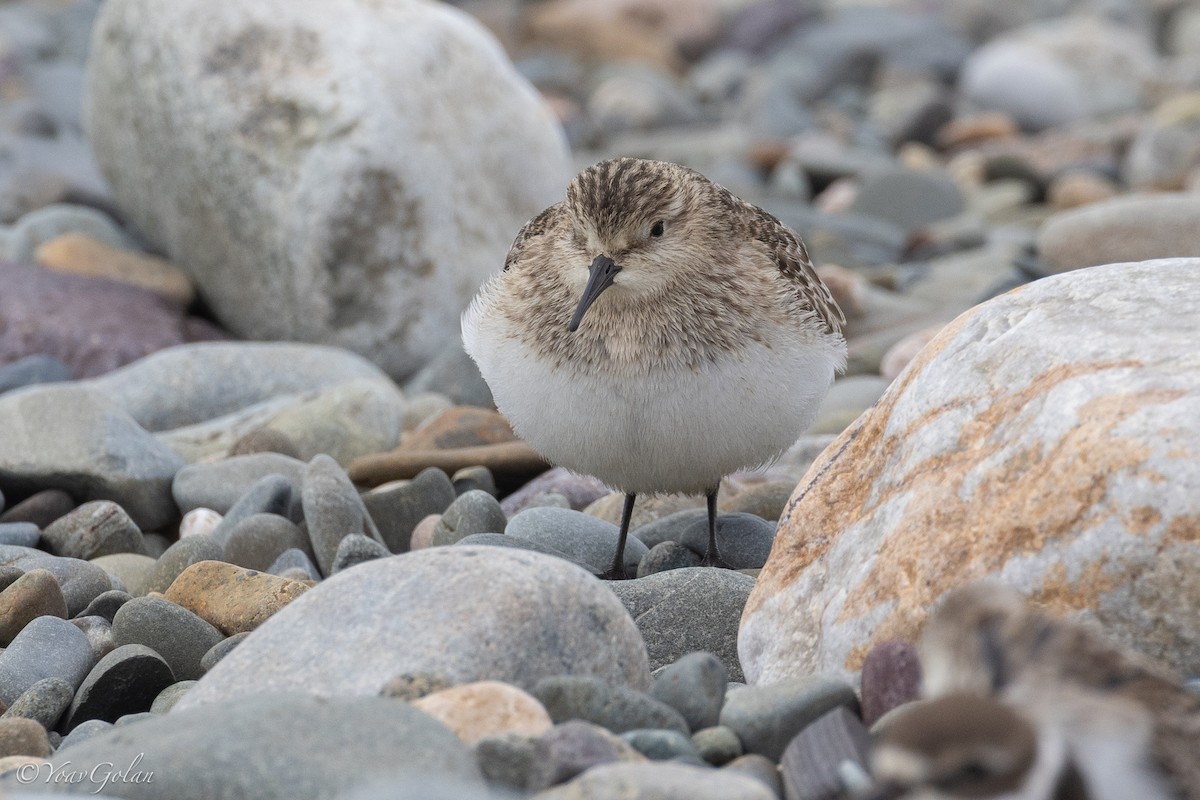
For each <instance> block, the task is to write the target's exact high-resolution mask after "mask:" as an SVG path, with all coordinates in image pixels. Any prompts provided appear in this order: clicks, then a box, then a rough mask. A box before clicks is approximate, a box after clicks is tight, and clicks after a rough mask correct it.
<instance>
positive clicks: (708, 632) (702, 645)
mask: <svg viewBox="0 0 1200 800" xmlns="http://www.w3.org/2000/svg"><path fill="white" fill-rule="evenodd" d="M608 585H609V588H610V589H611V590H612V591H613V592H614V593H616V595H617V597H618V598H620V600H621V602H622V603H624V604H625V608H627V609H628V610H629V613H630V615H631V616H632V617H633V619H634V622H636V623H637V626H638V630H639V631H641V634H642V638H643V639H644V640H645V642H646V650H647V652H648V653H649V654H650V668H651V669H655V670H656V669H658V668H659V667H662V666H665V665H667V664H670V663H672V662H674V661H676V660H678V659H679V658H680V657H681V656H683V655H685V654H687V653H690V652H692V651H695V650H704V651H707V652H709V653H713V654H715V655H716V656H717V657H718V658H720V659H721V662H722V663H723V664H724V665H725V668H726V669H727V670H728V671H729V678H730V680H742V668H741V665H740V664H739V662H738V657H737V634H738V622H739V620H740V619H741V616H742V607H743V606H745V604H746V598H747V597H749V596H750V591H751V589H753V588H754V579H753V578H751V577H749V576H746V575H742V574H741V573H739V572H733V571H731V570H727V569H711V568H708V567H695V568H691V569H675V570H671V571H669V572H660V573H657V574H655V575H648V576H646V577H644V578H638V579H636V580H632V581H612V582H610V583H609V584H608Z"/></svg>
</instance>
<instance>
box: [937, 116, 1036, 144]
mask: <svg viewBox="0 0 1200 800" xmlns="http://www.w3.org/2000/svg"><path fill="white" fill-rule="evenodd" d="M1018 135H1020V128H1018V126H1017V123H1016V121H1015V120H1014V119H1013V118H1012V117H1010V116H1009V115H1007V114H1005V113H1003V112H1000V111H989V112H986V113H983V114H975V115H972V116H969V117H959V118H957V119H952V120H950V121H949V122H947V123H946V124H945V125H944V126H942V129H941V130H940V131H938V135H937V140H938V145H939V146H940V147H941V148H942V149H944V150H955V149H958V148H960V147H970V146H972V145H977V144H980V143H982V142H989V141H994V140H996V139H1012V138H1015V137H1017V136H1018Z"/></svg>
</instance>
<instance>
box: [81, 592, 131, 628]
mask: <svg viewBox="0 0 1200 800" xmlns="http://www.w3.org/2000/svg"><path fill="white" fill-rule="evenodd" d="M131 599H132V597H131V596H130V594H129V593H128V592H122V591H120V590H119V589H112V590H110V591H107V592H104V593H103V594H99V595H97V596H96V598H95V599H94V600H92V602H90V603H88V606H87V608H85V609H84V610H83V611H81V612H80V613H79V616H81V617H104V618H105V619H107V620H108V621H109V622H112V618H113V616H114V615H115V614H116V613H117V609H119V608H120V607H121V606H123V605H125V604H126V603H128V602H129V601H130V600H131Z"/></svg>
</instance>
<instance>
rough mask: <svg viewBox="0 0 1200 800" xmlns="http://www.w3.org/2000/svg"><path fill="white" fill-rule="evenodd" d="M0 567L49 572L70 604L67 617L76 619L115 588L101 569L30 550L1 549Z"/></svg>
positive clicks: (1, 547)
mask: <svg viewBox="0 0 1200 800" xmlns="http://www.w3.org/2000/svg"><path fill="white" fill-rule="evenodd" d="M0 566H9V567H15V568H17V569H19V570H21V571H23V572H28V571H29V570H33V569H44V570H48V571H49V572H50V574H52V575H53V576H54V579H55V580H56V581H58V588H60V589H62V593H63V598H64V599H65V600H66V601H67V614H69V615H71V616H75V615H76V614H78V613H79V612H80V611H83V609H85V608H87V606H88V603H90V602H92V600H94V599H95V598H96V597H97V596H99V595H100V594H102V593H104V592H107V591H109V590H110V589H112V588H114V587H113V579H112V578H111V577H110V576H109V574H108V573H107V572H105V571H104V570H103V569H101V568H100V567H98V566H96V565H95V564H90V563H88V562H87V561H82V560H80V559H78V558H62V557H59V556H52V555H47V554H46V552H45V551H43V550H36V549H34V548H31V547H16V546H13V545H0Z"/></svg>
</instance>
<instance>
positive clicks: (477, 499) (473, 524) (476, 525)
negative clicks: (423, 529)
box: [433, 491, 508, 546]
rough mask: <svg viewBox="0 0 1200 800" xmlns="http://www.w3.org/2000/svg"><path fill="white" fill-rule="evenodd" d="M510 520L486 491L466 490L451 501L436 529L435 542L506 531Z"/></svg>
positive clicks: (453, 540)
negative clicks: (474, 534) (505, 528)
mask: <svg viewBox="0 0 1200 800" xmlns="http://www.w3.org/2000/svg"><path fill="white" fill-rule="evenodd" d="M507 523H508V520H506V519H505V518H504V512H503V511H501V510H500V503H499V501H497V500H496V498H494V497H492V496H491V495H490V494H488V493H487V492H481V491H472V492H467V493H466V494H464V495H462V496H461V497H459V498H457V499H456V500H455V501H454V502H453V503H451V504H450V506H449V508H447V509H446V512H445V513H444V514H442V518H441V519H439V520H438V523H437V525H436V526H435V527H434V531H433V544H434V545H435V546H442V545H447V544H454V543H455V542H457V541H458V540H459V539H461V538H463V537H464V536H470V535H471V534H473V533H504V527H505V525H506V524H507Z"/></svg>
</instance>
